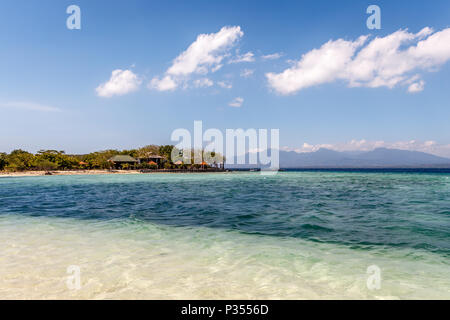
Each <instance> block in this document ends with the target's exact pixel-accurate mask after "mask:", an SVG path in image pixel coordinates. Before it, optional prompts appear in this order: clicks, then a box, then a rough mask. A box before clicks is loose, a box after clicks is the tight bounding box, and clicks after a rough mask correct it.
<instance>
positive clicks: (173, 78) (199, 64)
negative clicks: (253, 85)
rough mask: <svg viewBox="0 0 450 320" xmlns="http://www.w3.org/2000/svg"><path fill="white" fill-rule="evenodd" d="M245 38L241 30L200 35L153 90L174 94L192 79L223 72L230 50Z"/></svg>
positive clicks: (231, 28) (154, 79)
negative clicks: (172, 91)
mask: <svg viewBox="0 0 450 320" xmlns="http://www.w3.org/2000/svg"><path fill="white" fill-rule="evenodd" d="M243 35H244V33H243V32H242V31H241V28H240V27H239V26H235V27H223V28H222V29H220V31H218V32H216V33H210V34H200V35H198V36H197V39H196V40H195V41H194V42H193V43H192V44H191V45H190V46H189V47H188V48H187V49H186V51H184V52H182V53H181V54H180V55H179V56H178V57H176V58H175V59H174V60H173V63H172V65H171V66H170V67H169V68H168V69H167V71H166V72H165V75H164V76H163V77H162V78H159V77H155V78H153V79H152V80H151V83H150V86H149V87H150V88H153V89H157V90H160V91H166V90H173V89H175V88H176V87H178V86H179V85H180V83H182V82H184V81H187V79H188V78H189V77H190V76H191V75H205V74H207V73H209V72H215V71H217V70H219V69H220V68H221V67H222V65H223V64H222V61H223V60H224V58H225V57H226V56H228V55H229V54H228V51H229V49H230V48H231V47H232V46H233V45H234V44H235V43H236V42H237V41H238V40H239V39H240V38H241V37H242V36H243ZM160 82H164V83H163V84H160Z"/></svg>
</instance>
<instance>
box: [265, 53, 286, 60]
mask: <svg viewBox="0 0 450 320" xmlns="http://www.w3.org/2000/svg"><path fill="white" fill-rule="evenodd" d="M282 56H283V54H282V53H278V52H276V53H272V54H266V55H264V56H262V57H261V59H263V60H276V59H279V58H281V57H282Z"/></svg>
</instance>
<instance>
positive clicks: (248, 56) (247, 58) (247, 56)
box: [229, 52, 255, 63]
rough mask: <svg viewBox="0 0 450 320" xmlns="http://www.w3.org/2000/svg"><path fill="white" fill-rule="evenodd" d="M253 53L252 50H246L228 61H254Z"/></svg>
mask: <svg viewBox="0 0 450 320" xmlns="http://www.w3.org/2000/svg"><path fill="white" fill-rule="evenodd" d="M254 56H255V55H254V54H253V52H247V53H245V54H242V55H238V56H237V57H236V58H234V59H231V60H230V61H229V63H240V62H253V61H255V57H254Z"/></svg>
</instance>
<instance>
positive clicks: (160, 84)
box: [148, 76, 177, 91]
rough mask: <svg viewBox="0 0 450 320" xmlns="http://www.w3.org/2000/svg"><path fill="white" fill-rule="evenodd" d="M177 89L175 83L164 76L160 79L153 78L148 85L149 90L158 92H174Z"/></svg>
mask: <svg viewBox="0 0 450 320" xmlns="http://www.w3.org/2000/svg"><path fill="white" fill-rule="evenodd" d="M176 87H177V83H176V82H175V80H173V79H172V77H171V76H165V77H163V78H162V79H160V78H158V77H155V78H153V79H152V80H151V81H150V83H149V85H148V88H149V89H156V90H158V91H170V90H175V89H176Z"/></svg>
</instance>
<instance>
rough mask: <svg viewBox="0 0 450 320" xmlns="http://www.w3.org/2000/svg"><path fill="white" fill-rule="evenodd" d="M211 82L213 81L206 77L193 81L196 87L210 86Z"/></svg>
mask: <svg viewBox="0 0 450 320" xmlns="http://www.w3.org/2000/svg"><path fill="white" fill-rule="evenodd" d="M213 84H214V82H213V81H212V80H211V79H208V78H201V79H197V80H195V81H194V85H195V87H196V88H203V87H211V86H212V85H213Z"/></svg>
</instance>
